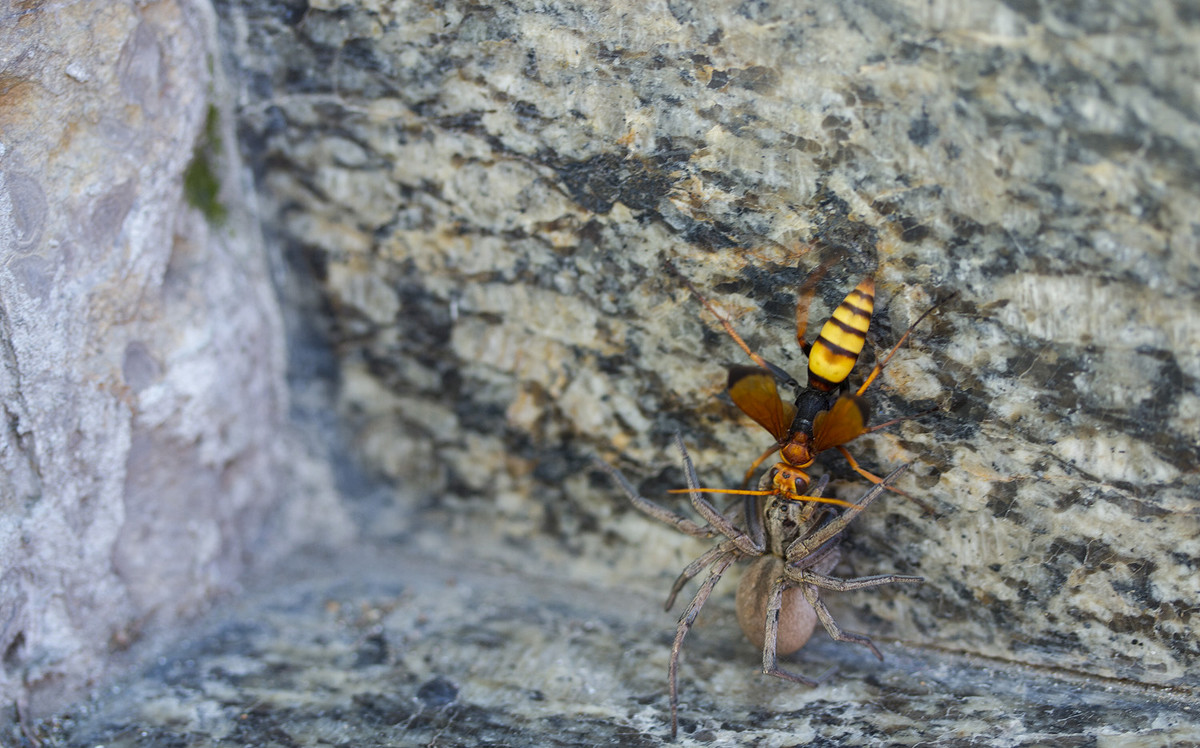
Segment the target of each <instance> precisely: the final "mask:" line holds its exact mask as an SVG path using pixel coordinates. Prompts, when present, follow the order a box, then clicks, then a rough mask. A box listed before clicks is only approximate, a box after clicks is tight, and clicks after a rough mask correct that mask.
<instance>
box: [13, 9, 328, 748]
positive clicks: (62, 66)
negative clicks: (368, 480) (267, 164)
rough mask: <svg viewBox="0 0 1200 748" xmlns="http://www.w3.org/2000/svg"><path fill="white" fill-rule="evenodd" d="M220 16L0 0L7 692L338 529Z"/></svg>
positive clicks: (55, 688) (45, 696) (51, 703)
mask: <svg viewBox="0 0 1200 748" xmlns="http://www.w3.org/2000/svg"><path fill="white" fill-rule="evenodd" d="M215 29H216V17H215V14H214V13H213V9H212V7H211V6H209V5H206V4H204V3H194V2H188V1H187V0H183V1H182V2H171V1H169V0H168V1H167V2H158V3H150V4H146V3H137V2H121V1H118V2H104V1H101V2H89V1H84V2H71V3H65V4H64V3H48V4H47V3H3V4H0V69H2V70H3V73H2V74H0V410H2V412H3V424H4V426H3V428H0V703H3V704H5V705H11V704H14V703H16V704H20V705H22V707H23V709H24V713H25V714H26V715H28V714H31V713H34V714H36V713H45V712H46V711H47V710H50V709H55V708H61V707H62V706H63V705H64V704H65V703H70V702H71V701H73V700H74V699H76V698H78V697H79V696H80V695H81V694H84V693H86V690H87V688H88V687H89V686H90V685H92V684H94V683H97V682H100V681H101V680H102V679H103V678H104V677H105V673H106V671H107V670H108V669H109V666H110V660H111V658H112V657H113V656H114V655H115V654H116V653H119V652H120V651H121V650H123V649H125V648H127V647H130V646H134V645H136V643H137V641H138V640H139V638H140V637H141V636H142V635H143V633H144V632H145V631H147V630H151V629H154V628H155V627H164V626H170V625H171V624H173V623H175V622H177V621H178V620H180V619H181V618H182V619H186V618H188V617H190V616H194V615H196V614H197V613H198V612H199V611H200V610H202V609H203V608H204V607H205V605H206V604H207V602H208V599H209V598H210V597H211V596H212V595H213V594H214V593H215V592H216V591H219V590H225V589H229V588H230V586H232V585H233V584H235V582H236V579H237V577H238V575H239V574H240V573H241V572H242V571H243V570H244V569H245V567H246V565H247V562H248V560H249V559H250V558H253V557H260V558H262V557H270V556H271V554H272V553H274V552H282V551H283V550H285V549H286V548H288V547H290V546H289V543H290V542H292V541H298V540H305V539H308V538H311V537H313V536H314V535H315V534H317V532H318V530H319V533H320V534H321V535H322V536H328V535H330V534H331V533H332V535H333V536H336V535H337V529H338V527H339V524H338V522H337V517H338V515H339V513H340V511H341V510H340V509H339V507H338V506H337V505H336V504H335V503H333V501H332V500H331V497H332V491H326V492H325V493H322V492H321V491H320V490H319V485H320V484H321V480H320V478H321V476H322V475H327V474H328V473H329V469H328V467H327V466H325V467H323V466H321V465H319V464H318V463H315V462H312V461H311V460H309V461H306V460H305V459H304V458H303V454H304V450H303V448H302V443H303V442H302V440H301V439H299V438H298V437H296V436H295V435H293V434H292V432H291V431H290V430H289V428H288V427H287V424H286V414H287V403H288V395H287V391H286V383H285V378H284V366H285V355H284V340H283V325H282V315H281V314H280V311H279V306H278V301H277V299H276V297H275V295H274V291H273V288H272V286H271V281H270V275H269V272H268V265H267V262H266V254H265V252H264V248H263V243H262V237H261V233H260V231H259V228H258V226H257V225H256V220H255V216H254V214H253V212H252V211H250V210H248V209H247V208H248V207H249V206H250V205H252V204H253V201H252V200H248V198H247V196H248V195H250V194H252V192H251V191H250V190H249V189H248V188H249V187H250V185H249V183H248V180H246V179H244V178H243V177H242V175H241V174H240V168H241V167H240V166H237V152H236V149H235V148H234V147H233V145H234V143H233V136H234V132H233V120H232V119H230V118H228V117H222V116H221V115H220V112H219V111H218V110H217V109H216V108H215V104H214V102H213V101H212V100H210V96H214V98H215V93H214V92H215V91H217V90H218V89H219V90H224V91H228V89H222V88H221V82H220V80H219V79H218V78H216V77H215V76H213V75H212V74H211V73H212V69H211V68H210V66H209V62H210V59H211V57H210V55H211V52H212V50H213V48H214V46H215V45H214V40H215ZM298 465H304V466H305V467H302V468H297V469H296V470H295V472H292V469H291V468H292V467H294V466H298ZM304 475H308V476H311V477H313V478H314V479H313V480H307V479H301V476H304ZM289 476H291V477H290V478H289ZM293 478H295V479H296V480H295V481H294V482H293V481H292V479H293ZM326 484H328V480H326ZM288 486H291V487H293V488H301V487H302V488H303V490H302V491H297V493H298V494H299V498H297V499H296V500H295V501H294V502H291V503H289V505H288V506H286V507H285V508H282V509H281V504H282V503H283V502H282V499H283V498H284V496H285V490H286V489H287V487H288ZM322 499H323V501H322ZM315 507H322V515H323V516H322V519H321V522H320V527H319V528H316V527H314V525H316V524H317V523H316V521H315V520H314V519H313V518H311V517H309V516H306V515H307V514H314V513H315V512H313V511H312V510H313V509H314V508H315ZM305 527H307V528H308V531H303V530H302V529H301V528H305ZM341 527H342V528H343V529H348V523H347V522H345V521H343V522H342V523H341ZM268 528H270V529H268ZM294 531H296V532H294ZM344 535H345V533H343V536H344ZM6 708H7V706H6ZM4 742H5V744H6V745H14V744H15V743H8V742H7V741H4Z"/></svg>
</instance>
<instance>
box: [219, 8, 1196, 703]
mask: <svg viewBox="0 0 1200 748" xmlns="http://www.w3.org/2000/svg"><path fill="white" fill-rule="evenodd" d="M220 12H221V13H222V15H223V17H224V18H225V19H226V20H225V27H224V28H225V29H226V31H225V33H226V35H227V36H226V39H227V48H228V49H229V50H230V51H231V53H232V56H233V58H234V59H235V60H236V62H237V64H239V65H240V66H241V72H240V73H239V78H240V80H242V81H243V83H244V91H243V97H244V99H243V104H242V118H241V126H242V135H243V141H242V142H243V146H244V148H245V149H246V152H247V153H248V154H249V156H250V158H252V159H253V161H254V164H255V168H256V169H257V171H258V174H259V185H260V190H261V192H262V195H263V199H264V206H265V207H264V211H265V214H266V216H267V219H268V221H269V222H271V223H272V224H273V225H274V226H275V227H276V230H277V231H278V235H277V239H278V241H279V242H281V245H282V246H283V248H284V251H285V253H286V256H287V257H288V259H289V261H290V267H291V269H292V273H293V274H294V276H293V285H294V286H295V287H297V288H303V289H306V292H308V295H307V296H304V295H302V294H299V293H298V292H296V291H293V296H292V298H293V301H292V302H291V303H292V304H293V305H297V302H296V301H295V299H299V300H300V302H303V303H307V304H309V309H310V311H309V312H308V314H310V315H311V317H312V318H317V319H320V323H321V331H322V332H323V334H324V335H326V336H327V339H328V341H329V344H330V346H331V348H332V349H333V350H334V351H336V364H335V365H336V376H337V378H338V383H339V389H338V398H339V399H338V404H337V409H338V412H339V413H340V414H341V415H342V417H343V418H344V419H345V423H346V424H348V425H349V428H350V433H351V435H352V439H353V447H352V451H353V453H354V454H355V455H357V456H358V458H359V459H361V460H362V461H363V464H365V465H366V467H367V469H368V471H369V472H372V473H374V474H376V475H380V476H383V477H385V478H387V479H390V480H393V481H395V482H396V484H397V485H398V486H399V490H398V492H397V494H396V497H395V503H394V504H391V505H386V504H384V505H381V506H375V505H369V502H363V504H362V505H361V508H362V511H363V512H364V516H366V517H368V518H369V519H370V523H369V525H370V530H371V531H372V532H374V533H376V534H377V535H378V536H380V537H387V536H389V535H390V534H394V533H400V532H403V531H404V530H405V529H406V528H414V527H419V528H420V529H421V530H422V531H426V532H429V531H433V530H434V529H436V528H439V527H444V528H447V531H449V532H452V533H455V534H461V535H463V536H469V537H477V538H479V539H480V540H479V543H480V545H479V547H480V548H482V549H486V548H487V543H488V542H489V541H488V540H487V539H491V541H494V542H497V543H500V544H507V545H510V546H513V547H514V548H520V549H522V550H523V552H525V553H527V554H528V558H529V560H528V561H527V563H528V564H529V565H530V566H531V567H532V568H535V569H538V568H545V567H546V566H547V565H549V566H551V567H552V568H555V569H556V570H558V571H559V572H560V573H561V574H564V575H568V576H572V577H576V578H580V579H587V580H592V581H594V582H599V583H601V584H604V585H605V586H613V587H615V586H623V585H631V586H634V587H636V588H638V589H649V588H650V587H649V585H650V584H653V585H658V584H660V583H661V582H662V580H664V579H667V578H669V577H670V576H671V575H672V574H673V573H674V572H675V571H676V570H678V569H679V568H681V566H682V564H683V562H684V560H685V559H686V558H687V557H688V555H689V554H694V553H695V549H696V546H695V545H693V544H691V543H685V542H684V541H683V540H682V539H681V538H679V537H676V536H675V535H674V534H673V533H672V532H671V531H670V530H666V529H661V528H658V527H655V526H653V525H652V523H651V522H650V521H649V520H647V519H645V518H644V517H642V516H640V515H637V514H636V513H634V512H632V511H631V510H630V509H629V508H628V507H626V506H624V505H623V503H622V498H621V496H620V494H619V492H618V491H617V490H616V489H615V487H612V486H610V485H609V484H608V483H607V481H605V480H602V479H600V478H599V477H598V476H596V475H595V474H594V473H592V472H590V469H589V456H590V455H591V454H593V453H600V454H602V455H604V456H605V457H607V458H608V459H611V460H617V461H620V464H622V465H623V466H624V467H625V468H627V469H628V470H629V471H630V472H631V473H632V474H633V475H635V476H637V477H639V478H644V479H646V482H645V483H644V484H643V488H644V490H645V492H646V494H647V495H649V496H660V495H662V490H663V489H665V488H668V487H674V486H678V485H680V483H681V477H680V474H679V472H678V469H677V467H676V458H675V456H674V455H672V454H671V451H670V448H669V437H670V435H671V434H672V432H674V431H676V430H680V431H682V433H683V434H684V437H685V439H686V440H687V442H688V444H689V445H691V446H692V448H693V449H694V450H695V451H694V455H693V456H694V457H695V459H696V462H697V464H698V466H699V468H700V471H701V474H702V476H703V477H704V479H705V480H706V481H707V482H709V483H712V484H716V485H723V486H729V485H732V484H734V483H735V482H736V480H737V478H738V477H739V476H740V475H741V472H742V470H744V468H745V467H746V465H747V464H749V462H750V461H751V460H752V459H753V458H754V456H756V455H757V454H758V453H759V451H761V449H762V448H763V447H764V446H765V444H766V443H768V442H769V437H767V435H766V434H765V433H763V432H762V431H761V430H760V429H758V428H757V427H756V426H754V425H753V424H748V423H746V422H744V420H745V419H739V417H738V416H737V415H736V412H735V410H734V408H733V407H732V406H731V405H730V404H729V403H728V402H725V401H723V400H722V399H721V398H720V397H719V393H720V390H721V388H722V385H723V383H724V375H723V369H724V367H725V366H726V365H727V364H729V363H735V362H736V363H744V362H745V360H744V357H743V356H742V354H741V353H740V352H739V351H738V350H737V348H736V347H735V346H734V345H733V344H732V342H731V341H730V340H729V339H728V338H727V337H726V336H725V335H724V333H722V332H721V331H720V330H719V328H716V327H715V326H714V324H713V321H712V320H711V318H710V317H709V316H707V314H706V313H705V312H703V311H702V310H701V308H700V306H699V304H698V303H697V301H696V300H695V299H694V298H693V297H692V296H691V295H690V294H689V293H688V291H687V290H686V289H685V288H684V287H683V286H682V284H681V283H680V282H679V281H678V280H676V279H675V278H673V277H671V276H670V275H668V274H667V273H665V272H664V270H663V267H662V263H663V261H664V260H672V261H673V262H674V263H675V264H676V265H677V266H678V267H679V268H680V270H681V272H683V273H684V274H685V275H686V276H687V277H689V278H690V279H692V280H693V281H694V282H695V284H696V285H697V286H698V287H699V288H701V289H704V290H705V291H706V292H707V293H709V294H710V295H711V296H712V298H713V299H714V301H716V302H717V303H719V304H720V305H721V307H722V309H724V310H725V312H726V313H727V314H728V315H730V316H731V317H732V318H733V320H734V323H735V325H736V326H737V328H738V329H739V330H741V331H742V332H743V334H745V335H746V336H747V337H748V338H749V339H750V341H751V342H752V343H753V344H754V345H755V346H756V347H757V348H759V349H760V350H761V351H762V352H763V353H764V354H765V355H766V356H767V357H768V358H769V359H771V360H773V361H776V362H778V363H780V364H782V365H784V366H785V368H788V369H790V370H792V371H795V372H797V373H798V372H800V371H801V370H802V368H803V359H802V357H801V356H800V354H799V351H798V350H797V348H796V346H795V343H794V340H793V335H794V331H793V324H792V305H793V303H794V289H795V288H796V286H797V285H798V284H799V282H800V280H801V279H802V278H804V277H805V275H806V274H807V273H808V272H809V271H810V270H811V269H812V268H814V267H816V266H817V265H818V264H819V263H820V262H821V261H823V260H826V259H829V258H831V257H839V256H840V257H841V259H840V260H839V261H838V263H837V264H836V265H835V266H834V269H833V270H832V271H831V272H830V273H829V275H828V276H827V278H826V281H825V282H824V283H823V284H822V286H821V288H820V300H819V302H818V304H817V305H816V307H815V311H814V317H815V318H818V319H819V318H823V316H824V314H825V313H827V311H828V309H829V308H830V306H831V305H832V304H833V303H836V301H837V300H838V299H839V298H840V297H841V295H842V294H844V293H845V291H846V290H848V289H849V288H850V287H851V286H852V285H853V283H854V281H855V280H856V279H857V278H858V277H860V276H861V275H862V274H864V273H866V272H871V271H874V272H875V273H876V277H877V280H878V283H879V296H880V306H881V310H880V312H879V314H878V315H877V319H876V322H875V324H874V328H873V329H874V330H875V335H876V336H877V339H878V341H879V343H880V344H881V345H883V346H886V345H888V344H890V342H891V341H893V340H895V339H896V337H897V336H898V335H899V334H900V332H901V331H902V330H903V329H904V327H905V326H907V325H908V324H909V323H910V322H911V321H912V320H913V319H915V317H916V316H917V315H918V314H919V313H920V312H921V311H923V310H924V309H925V308H927V307H928V306H929V305H930V304H931V303H932V302H933V301H934V300H937V299H942V298H945V297H946V296H948V295H949V294H950V293H951V292H952V291H957V292H959V294H960V295H959V296H958V297H957V298H956V299H954V300H953V301H951V302H950V303H948V304H947V305H946V306H944V307H943V309H942V310H941V311H940V312H939V313H937V314H936V315H934V316H933V317H932V318H931V319H930V320H929V321H928V322H927V323H926V324H925V325H924V326H923V327H922V328H921V329H919V330H918V331H917V333H916V334H915V335H914V339H913V343H912V346H911V347H909V348H906V349H904V350H903V351H902V352H901V353H900V354H899V355H898V356H897V358H896V359H895V360H894V362H893V363H892V364H891V366H890V367H889V368H888V370H887V372H886V374H885V375H884V376H883V377H882V380H881V382H880V383H879V385H878V386H877V387H875V388H873V390H872V391H871V394H870V397H871V398H872V400H873V403H874V404H875V406H876V411H877V417H876V421H882V420H885V419H887V418H891V417H894V416H901V415H912V414H916V413H920V412H922V411H925V410H926V409H929V408H937V409H938V412H936V413H934V414H932V415H928V416H926V417H923V418H921V419H919V420H916V421H908V422H905V423H903V424H900V425H897V426H895V427H893V428H890V429H888V430H887V431H885V432H881V433H878V434H876V435H873V436H871V437H869V438H864V439H862V440H860V441H859V442H858V443H856V445H855V448H854V452H855V454H856V455H857V456H858V458H859V459H860V460H861V461H862V462H863V464H864V465H866V466H867V467H868V468H871V469H874V470H877V471H885V470H887V469H888V468H890V467H892V466H895V465H897V464H899V463H901V462H904V461H908V460H913V461H915V465H914V467H913V468H912V470H911V471H910V473H909V475H908V476H906V477H905V478H904V479H903V480H902V482H901V487H902V488H903V489H905V490H906V491H909V492H911V493H913V494H915V495H916V496H917V497H918V498H919V499H920V500H921V501H923V502H925V503H926V504H927V505H929V506H931V507H932V508H933V510H934V511H933V513H932V514H928V513H925V512H923V511H922V509H921V508H920V507H919V506H918V504H916V503H914V502H910V501H907V500H905V499H904V498H902V497H899V496H891V497H888V498H887V499H886V500H885V501H882V502H880V503H879V505H878V506H876V507H872V510H871V511H870V512H868V515H869V516H866V517H864V518H863V520H862V521H861V522H860V523H858V526H857V528H856V530H857V535H856V536H855V540H854V545H853V547H852V548H850V549H848V550H847V552H846V553H845V559H846V562H847V564H848V565H847V566H846V569H847V570H852V571H854V572H856V573H859V574H866V573H875V572H881V571H892V570H894V571H898V572H901V573H920V574H922V575H924V576H925V577H926V578H927V580H928V581H927V583H926V584H925V585H924V586H922V587H920V588H917V589H878V590H869V591H864V592H862V593H860V594H854V595H845V596H842V597H841V605H840V608H836V610H837V611H838V612H839V613H840V615H842V616H843V617H844V619H845V620H846V621H848V622H849V623H850V625H851V627H856V628H859V629H862V630H869V631H872V632H876V633H879V634H882V635H884V636H891V637H897V638H900V639H903V640H905V641H909V642H914V643H920V644H923V645H929V646H936V647H939V648H942V649H943V650H946V651H953V652H960V653H966V654H975V655H985V656H988V657H993V658H996V659H997V660H1001V661H1005V662H1013V663H1024V664H1029V665H1036V666H1042V667H1047V668H1053V669H1055V670H1058V671H1076V672H1079V673H1085V674H1089V675H1093V676H1099V677H1103V678H1119V679H1126V680H1129V681H1133V682H1141V683H1148V684H1157V685H1163V686H1175V687H1179V688H1182V689H1193V688H1195V687H1197V686H1200V667H1198V665H1200V641H1198V640H1197V637H1196V636H1195V634H1194V625H1195V617H1196V614H1197V606H1200V585H1197V584H1196V581H1195V580H1196V574H1197V564H1198V558H1200V501H1198V496H1200V472H1198V471H1197V466H1198V446H1197V435H1198V433H1200V393H1198V391H1197V377H1200V302H1198V296H1200V252H1198V242H1200V224H1197V222H1196V216H1197V215H1200V196H1198V194H1197V190H1196V189H1195V185H1196V184H1197V179H1198V178H1200V100H1198V98H1197V89H1196V87H1195V80H1196V79H1197V75H1198V74H1200V69H1198V68H1200V54H1197V51H1198V50H1200V18H1198V17H1197V15H1196V14H1195V12H1194V11H1191V10H1189V9H1188V8H1187V7H1186V6H1183V5H1180V6H1175V5H1172V4H1170V3H1167V2H1147V3H1139V4H1136V5H1131V4H1121V5H1118V6H1109V5H1106V4H1103V3H1096V4H1085V5H1083V6H1078V7H1076V6H1072V8H1071V9H1069V10H1054V9H1052V8H1051V7H1050V6H1046V7H1043V6H1041V5H1039V4H1011V5H1006V4H1002V3H995V2H972V3H966V4H944V5H943V4H935V5H932V6H931V5H928V4H925V3H911V4H899V5H896V4H891V3H888V4H883V3H872V2H859V3H834V4H831V3H821V2H810V3H804V2H801V3H795V2H758V3H725V2H700V3H672V2H666V3H644V2H638V3H625V2H603V3H590V4H571V3H553V4H545V3H523V2H514V3H507V4H504V5H501V6H495V7H489V6H481V5H477V4H469V3H455V2H451V3H447V4H445V5H439V6H437V7H433V6H429V5H425V4H420V3H382V4H376V3H360V4H339V3H312V4H311V5H309V6H300V5H290V6H289V5H280V4H279V3H256V2H225V3H222V5H221V6H220ZM296 279H305V280H307V281H309V282H310V283H312V284H316V286H317V288H318V289H319V293H316V294H313V293H311V286H306V285H305V284H304V282H302V281H301V280H296ZM318 312H319V313H318ZM868 358H869V357H868ZM861 376H862V375H861V374H859V375H857V376H856V377H855V381H860V378H861ZM819 465H823V466H824V467H821V468H820V469H828V470H830V471H832V472H833V474H834V475H835V476H837V477H838V478H840V479H842V481H841V483H840V486H839V492H840V493H841V495H843V496H850V497H852V496H855V495H857V494H858V493H861V491H862V490H863V489H862V486H863V481H862V480H861V479H859V478H857V477H856V476H855V475H854V474H853V473H851V472H850V471H849V470H848V469H847V468H846V466H845V464H844V462H843V461H842V460H841V459H840V458H837V456H836V455H834V456H833V458H826V459H824V461H823V462H822V463H819ZM414 502H415V503H416V505H417V506H418V507H419V508H420V509H422V511H423V514H421V515H420V519H419V525H416V524H414V522H416V521H417V520H415V519H414V516H413V515H412V513H411V507H412V506H413V504H414ZM443 518H444V519H443ZM440 520H441V521H440ZM439 521H440V524H439ZM487 552H490V551H487Z"/></svg>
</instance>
